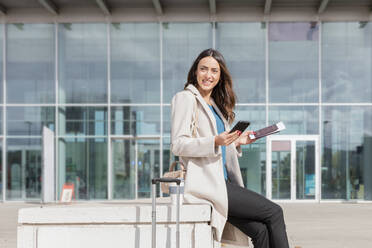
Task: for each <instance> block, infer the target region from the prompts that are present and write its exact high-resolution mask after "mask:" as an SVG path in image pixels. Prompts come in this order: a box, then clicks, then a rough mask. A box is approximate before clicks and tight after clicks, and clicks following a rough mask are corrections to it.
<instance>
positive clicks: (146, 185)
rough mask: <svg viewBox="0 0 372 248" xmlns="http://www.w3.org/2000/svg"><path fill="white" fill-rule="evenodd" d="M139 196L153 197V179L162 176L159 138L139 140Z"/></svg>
mask: <svg viewBox="0 0 372 248" xmlns="http://www.w3.org/2000/svg"><path fill="white" fill-rule="evenodd" d="M137 146H138V159H137V161H138V165H137V168H138V169H137V173H138V198H150V197H151V179H152V178H158V177H160V173H159V172H160V167H159V166H160V150H159V141H158V140H137Z"/></svg>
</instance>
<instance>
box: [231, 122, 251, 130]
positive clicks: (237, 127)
mask: <svg viewBox="0 0 372 248" xmlns="http://www.w3.org/2000/svg"><path fill="white" fill-rule="evenodd" d="M249 124H251V123H250V122H249V121H238V123H236V125H235V126H234V127H233V128H232V129H231V130H230V132H229V133H233V132H235V131H237V130H239V131H241V132H244V130H245V129H246V128H247V127H248V126H249Z"/></svg>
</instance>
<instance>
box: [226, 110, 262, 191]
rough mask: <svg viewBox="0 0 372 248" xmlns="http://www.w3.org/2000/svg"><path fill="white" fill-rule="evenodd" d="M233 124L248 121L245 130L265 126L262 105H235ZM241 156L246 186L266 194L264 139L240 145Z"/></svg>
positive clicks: (241, 166) (240, 160)
mask: <svg viewBox="0 0 372 248" xmlns="http://www.w3.org/2000/svg"><path fill="white" fill-rule="evenodd" d="M235 114H236V116H235V121H234V123H233V124H232V125H231V127H232V126H234V125H235V123H236V122H237V121H239V120H246V121H250V122H251V125H250V126H249V127H248V128H247V130H257V129H260V128H262V127H265V123H266V121H265V118H266V114H265V107H264V106H237V108H236V109H235ZM242 151H243V156H242V157H240V158H239V164H240V170H241V173H242V177H243V182H244V185H245V187H246V188H248V189H250V190H253V191H255V192H257V193H259V194H262V195H266V139H260V140H258V141H256V142H254V143H252V144H250V145H244V146H242Z"/></svg>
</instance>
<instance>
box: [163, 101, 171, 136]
mask: <svg viewBox="0 0 372 248" xmlns="http://www.w3.org/2000/svg"><path fill="white" fill-rule="evenodd" d="M171 118H172V113H171V107H170V106H163V135H170V134H171V128H172V120H171Z"/></svg>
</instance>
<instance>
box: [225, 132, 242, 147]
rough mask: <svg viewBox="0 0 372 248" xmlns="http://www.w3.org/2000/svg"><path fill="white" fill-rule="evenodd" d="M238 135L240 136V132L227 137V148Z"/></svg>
mask: <svg viewBox="0 0 372 248" xmlns="http://www.w3.org/2000/svg"><path fill="white" fill-rule="evenodd" d="M240 134H241V133H240V131H235V132H233V133H231V134H229V135H228V138H227V139H226V140H225V142H226V145H227V146H228V145H230V144H231V143H232V142H234V141H235V140H236V139H238V138H239V136H240Z"/></svg>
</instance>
